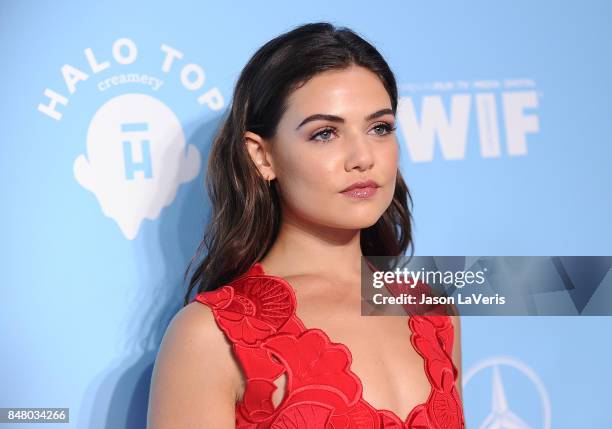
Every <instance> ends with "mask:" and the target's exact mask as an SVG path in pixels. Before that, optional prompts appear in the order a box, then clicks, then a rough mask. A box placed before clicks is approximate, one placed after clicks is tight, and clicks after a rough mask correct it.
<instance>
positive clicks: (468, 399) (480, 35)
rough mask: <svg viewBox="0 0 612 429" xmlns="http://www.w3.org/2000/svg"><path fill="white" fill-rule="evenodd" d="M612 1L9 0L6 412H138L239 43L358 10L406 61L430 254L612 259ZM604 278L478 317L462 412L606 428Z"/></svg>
mask: <svg viewBox="0 0 612 429" xmlns="http://www.w3.org/2000/svg"><path fill="white" fill-rule="evenodd" d="M611 18H612V4H611V3H609V2H605V1H565V2H552V1H544V2H530V1H526V0H520V1H502V2H496V3H491V2H486V1H475V0H470V1H467V2H460V3H457V2H450V1H448V2H443V1H434V2H416V1H390V2H386V3H381V4H374V3H371V2H365V1H363V2H352V1H334V2H328V1H319V0H313V1H308V2H299V3H298V2H280V1H273V2H263V3H262V2H259V3H253V2H246V1H240V2H229V3H224V2H213V1H184V0H176V1H173V2H141V1H136V2H120V1H115V0H109V1H107V2H103V3H101V2H83V1H81V2H78V1H8V0H7V1H3V2H0V41H1V46H2V58H3V61H2V63H3V64H4V66H3V72H2V78H1V79H0V92H1V94H2V105H1V108H0V109H1V110H0V112H1V115H2V136H3V137H2V143H1V156H0V177H1V182H2V210H1V211H0V231H1V235H2V243H3V245H2V247H1V249H2V250H1V252H2V255H1V256H2V258H1V263H2V271H1V275H2V277H1V279H2V280H1V283H2V298H3V299H2V300H1V301H0V330H1V331H0V335H1V336H0V338H1V339H2V346H1V350H2V352H1V355H2V365H0V407H55V408H68V409H69V417H70V418H69V423H67V424H59V423H57V424H52V425H51V426H55V425H57V426H58V427H75V428H79V429H81V428H82V429H85V428H88V429H89V428H130V429H131V428H144V427H145V424H146V412H147V400H148V393H149V383H150V377H151V371H152V367H153V363H154V360H155V356H156V353H157V350H158V348H159V344H160V341H161V338H162V336H163V334H164V332H165V329H166V327H167V325H168V322H169V320H170V319H171V318H172V316H173V315H174V314H175V313H176V312H177V311H178V310H179V309H180V308H181V306H182V299H183V295H184V291H185V289H186V284H185V283H184V282H183V273H184V270H185V268H186V266H187V263H188V262H189V260H190V258H191V257H192V255H193V253H194V251H195V250H196V247H197V245H198V243H199V242H200V239H201V237H202V234H203V228H204V225H205V222H206V220H207V219H206V216H207V211H208V207H207V196H206V193H205V190H204V187H203V177H204V169H205V166H206V160H207V157H208V153H209V150H210V144H211V140H212V137H213V135H214V133H215V131H216V127H217V126H218V125H219V121H220V119H221V117H222V115H223V114H224V112H226V110H227V108H228V107H229V105H230V103H231V93H232V90H233V85H234V83H235V81H236V79H237V77H238V74H239V73H240V71H241V69H242V67H243V66H244V65H245V63H246V61H247V59H248V58H249V57H250V56H251V55H252V54H253V53H254V52H255V50H256V49H258V48H259V47H260V46H261V45H262V44H263V43H265V42H266V41H268V40H269V39H271V38H272V37H274V36H276V35H278V34H280V33H282V32H285V31H288V30H289V29H291V28H293V27H294V26H297V25H300V24H304V23H307V22H316V21H329V22H331V23H332V24H335V25H339V26H347V27H350V28H351V29H353V30H354V31H356V32H358V33H359V34H361V35H362V36H363V37H364V38H366V39H367V40H369V41H370V42H371V43H373V44H374V45H375V46H376V47H377V48H378V49H379V50H380V51H381V53H382V54H383V55H384V56H385V58H386V59H387V61H388V62H389V64H390V66H391V68H392V70H393V71H394V73H395V75H396V78H397V81H398V87H399V94H400V97H401V98H400V102H399V107H398V117H397V119H398V123H397V124H398V131H397V133H398V134H397V136H398V140H399V143H400V154H401V170H402V173H403V175H404V178H405V179H406V181H407V183H408V186H409V188H410V190H411V192H412V196H413V199H414V219H415V224H414V228H415V254H416V255H427V256H430V255H445V256H448V255H495V256H503V255H506V256H548V255H557V256H558V257H563V256H598V255H599V256H609V255H612V192H611V186H612V137H611V133H610V124H611V121H612V102H611V101H610V100H611V99H612V90H611V89H610V76H612V60H611V58H612V57H611V56H610V40H612V26H610V22H611ZM611 277H612V274H611V273H610V271H609V269H608V271H607V272H606V271H605V270H604V271H603V272H602V273H601V276H600V278H599V280H598V281H599V283H598V285H599V286H598V288H593V293H591V294H590V295H589V296H582V298H581V299H582V301H581V304H580V305H581V308H580V310H581V311H582V313H581V314H580V315H563V316H555V315H546V316H531V315H528V316H520V315H508V316H484V315H465V316H463V317H462V319H461V335H462V344H463V345H462V350H463V353H462V354H463V356H462V370H463V393H464V406H465V414H466V420H467V427H468V428H473V429H475V428H498V429H502V428H507V429H510V428H512V429H514V428H534V429H550V428H576V427H580V428H605V427H612V416H611V415H610V412H609V405H608V402H609V397H610V393H609V392H610V387H609V386H610V385H611V384H612V373H611V372H610V371H609V369H608V366H607V365H608V361H609V357H610V356H611V355H612V332H611V331H612V317H610V316H604V315H601V314H603V313H601V312H600V313H598V312H597V311H596V310H594V311H591V312H589V308H601V305H602V302H605V300H606V299H608V300H609V299H610V296H611V295H610V294H611V292H612V278H611ZM598 305H599V306H600V307H597V306H598ZM589 306H592V307H589ZM568 314H570V313H568ZM598 314H599V315H598ZM0 425H1V424H0ZM25 426H27V425H24V427H25Z"/></svg>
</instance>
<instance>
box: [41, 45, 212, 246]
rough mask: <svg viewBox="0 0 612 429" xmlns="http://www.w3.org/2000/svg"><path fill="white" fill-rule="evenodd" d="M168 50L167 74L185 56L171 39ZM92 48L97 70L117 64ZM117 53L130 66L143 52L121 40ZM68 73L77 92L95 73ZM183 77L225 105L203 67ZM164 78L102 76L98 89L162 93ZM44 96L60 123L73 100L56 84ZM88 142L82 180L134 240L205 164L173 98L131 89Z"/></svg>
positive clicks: (190, 68)
mask: <svg viewBox="0 0 612 429" xmlns="http://www.w3.org/2000/svg"><path fill="white" fill-rule="evenodd" d="M161 51H162V55H161V56H160V59H161V71H162V72H164V73H166V74H167V73H169V72H170V71H171V69H172V68H173V65H174V64H175V62H176V63H178V62H179V61H180V60H181V59H182V58H183V53H182V52H180V51H178V50H176V49H174V48H172V47H170V46H168V45H165V44H162V45H161ZM84 52H85V58H86V60H87V63H88V65H89V69H90V71H91V73H93V74H94V75H95V74H98V73H100V72H102V71H104V70H107V69H110V68H111V62H110V61H102V62H99V61H98V60H97V59H96V57H95V55H94V53H93V51H92V50H91V49H90V48H87V49H85V51H84ZM112 56H113V59H114V61H115V62H116V63H117V64H119V65H129V64H132V63H134V62H135V61H136V59H137V58H138V49H137V47H136V44H135V43H134V42H133V41H132V40H130V39H126V38H122V39H118V40H116V41H115V43H114V44H113V48H112ZM61 74H62V77H63V79H64V83H65V85H66V89H67V90H68V93H70V94H74V93H75V92H76V90H77V84H79V83H81V82H84V81H87V80H88V79H89V78H90V75H89V74H88V73H87V72H85V71H84V70H82V69H80V68H77V67H74V66H72V65H70V64H66V65H64V66H63V67H62V68H61ZM180 81H181V84H182V85H183V87H184V88H185V89H187V90H189V91H192V92H195V91H197V92H198V97H197V102H198V103H199V104H203V105H206V106H207V107H209V108H210V109H211V110H214V111H216V110H220V109H221V108H222V107H223V106H224V100H223V96H222V95H221V93H220V91H219V89H218V88H217V87H213V88H211V89H208V90H206V91H202V88H203V86H204V83H205V81H206V78H205V74H204V69H203V68H202V67H201V66H199V65H198V64H193V63H190V64H187V65H185V66H183V67H182V68H181V70H180ZM163 83H164V81H163V80H162V79H159V78H157V77H154V76H151V75H148V74H144V73H127V74H120V75H115V76H112V77H107V78H105V79H102V80H100V81H99V82H98V83H97V89H98V91H100V92H103V91H106V90H108V89H109V88H111V87H112V86H117V87H123V86H124V85H128V84H136V85H141V87H142V85H144V88H149V89H151V90H152V91H158V90H159V88H161V87H162V85H163ZM44 95H45V96H46V97H47V98H48V100H47V103H46V104H43V103H40V104H39V105H38V110H39V111H40V112H41V113H43V114H45V115H46V116H47V117H50V118H52V119H55V120H57V121H60V120H61V119H62V117H63V113H62V112H61V111H60V106H67V105H68V101H69V100H68V98H67V97H66V96H65V95H64V94H61V93H59V92H56V91H54V90H52V89H49V88H46V89H45V91H44ZM86 142H87V153H86V155H79V156H78V157H77V158H76V159H75V161H74V165H73V171H74V177H75V179H76V180H77V182H78V183H79V184H80V185H81V186H82V187H83V188H85V189H87V190H88V191H90V192H92V193H93V194H94V195H95V196H96V198H97V199H98V202H99V204H100V207H101V209H102V212H103V213H104V214H105V215H106V216H108V217H110V218H112V219H114V220H115V221H116V222H117V224H118V226H119V228H120V230H121V232H122V233H123V235H124V236H125V237H126V238H127V239H129V240H132V239H134V238H135V237H136V235H137V234H138V230H139V227H140V225H141V223H142V221H143V220H144V219H145V218H147V219H151V220H153V219H156V218H157V217H158V216H159V214H160V212H161V209H162V208H163V207H165V206H168V205H170V204H171V203H172V202H173V201H174V198H175V197H176V193H177V190H178V188H179V186H180V185H181V184H183V183H187V182H189V181H191V180H193V179H194V178H196V177H197V175H198V173H199V171H200V168H201V156H200V152H199V151H198V149H197V148H196V147H195V146H194V145H191V144H189V145H188V144H187V142H186V140H185V135H184V132H183V127H182V125H181V122H180V120H179V118H178V117H177V116H176V114H175V113H174V112H173V111H172V109H170V108H169V107H168V106H167V105H166V104H165V103H163V102H162V101H160V100H159V99H158V98H156V97H153V96H151V95H147V94H140V93H124V94H121V95H119V96H116V97H113V98H111V99H110V100H108V101H106V102H105V103H104V104H103V105H102V106H100V107H99V108H98V110H97V111H96V113H95V114H94V115H93V117H92V118H91V120H90V123H89V127H88V130H87V137H86Z"/></svg>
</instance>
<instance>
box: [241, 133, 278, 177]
mask: <svg viewBox="0 0 612 429" xmlns="http://www.w3.org/2000/svg"><path fill="white" fill-rule="evenodd" d="M244 144H245V146H246V149H247V152H248V153H249V155H250V156H251V159H252V160H253V163H254V164H255V166H256V167H257V169H258V170H259V172H260V173H261V175H262V176H263V177H264V178H265V179H266V180H272V179H274V178H275V177H276V174H275V173H274V168H273V166H272V155H271V154H270V152H269V151H268V149H267V147H268V146H267V145H268V142H267V141H266V140H264V139H262V138H261V137H260V136H259V135H257V134H255V133H253V132H251V131H246V132H245V133H244Z"/></svg>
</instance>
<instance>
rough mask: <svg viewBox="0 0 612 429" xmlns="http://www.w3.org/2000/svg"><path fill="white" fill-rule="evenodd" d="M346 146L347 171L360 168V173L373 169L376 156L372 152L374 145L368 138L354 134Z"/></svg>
mask: <svg viewBox="0 0 612 429" xmlns="http://www.w3.org/2000/svg"><path fill="white" fill-rule="evenodd" d="M346 146H347V148H346V152H347V154H346V170H347V171H351V170H353V169H354V168H358V169H359V170H360V171H365V170H368V169H370V168H372V165H373V164H374V154H373V152H372V143H371V142H370V141H369V139H368V136H365V135H363V134H360V133H354V134H352V135H351V136H350V137H349V139H348V140H347V145H346Z"/></svg>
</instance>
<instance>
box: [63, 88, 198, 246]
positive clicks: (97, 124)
mask: <svg viewBox="0 0 612 429" xmlns="http://www.w3.org/2000/svg"><path fill="white" fill-rule="evenodd" d="M199 170H200V153H199V151H198V150H197V148H196V147H195V146H194V145H189V146H187V147H186V146H185V136H184V134H183V129H182V127H181V123H180V122H179V120H178V118H177V117H176V115H175V114H174V112H172V110H170V109H169V108H168V107H167V106H166V105H165V104H164V103H162V102H161V101H159V100H158V99H156V98H154V97H151V96H150V95H145V94H124V95H120V96H118V97H115V98H113V99H111V100H109V101H107V102H106V103H105V104H103V105H102V106H101V107H100V108H99V109H98V111H97V112H96V113H95V115H94V117H93V118H92V120H91V122H90V124H89V129H88V131H87V155H80V156H79V157H78V158H77V159H76V160H75V162H74V176H75V178H76V180H77V181H78V182H79V184H80V185H81V186H83V187H84V188H85V189H87V190H89V191H91V192H93V193H94V194H95V195H96V197H97V199H98V202H99V203H100V206H101V208H102V211H103V212H104V214H105V215H106V216H108V217H111V218H112V219H114V220H115V221H116V222H117V224H118V225H119V228H120V229H121V231H122V232H123V234H124V235H125V237H126V238H128V239H129V240H132V239H133V238H134V237H135V236H136V234H137V232H138V228H139V226H140V224H141V222H142V221H143V219H145V218H148V219H155V218H157V217H158V216H159V213H160V211H161V209H162V208H163V207H165V206H168V205H170V203H172V201H173V200H174V197H175V195H176V191H177V189H178V187H179V186H180V185H181V184H183V183H185V182H189V181H190V180H193V179H194V178H195V177H196V176H197V175H198V172H199Z"/></svg>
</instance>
